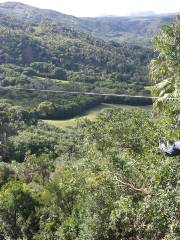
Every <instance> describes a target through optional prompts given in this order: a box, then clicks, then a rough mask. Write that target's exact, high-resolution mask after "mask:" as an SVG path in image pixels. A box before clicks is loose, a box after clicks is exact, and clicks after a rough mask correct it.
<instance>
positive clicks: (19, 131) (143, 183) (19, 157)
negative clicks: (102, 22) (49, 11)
mask: <svg viewBox="0 0 180 240" xmlns="http://www.w3.org/2000/svg"><path fill="white" fill-rule="evenodd" d="M14 4H15V5H14V8H15V10H16V17H18V16H19V15H20V16H21V11H20V10H19V11H20V12H18V9H19V4H18V3H14ZM1 6H2V5H1ZM3 6H4V5H3ZM5 6H6V8H7V12H8V8H11V7H12V3H8V4H5ZM23 6H24V5H23ZM31 10H32V11H36V9H31ZM7 12H6V13H7ZM38 13H39V12H38ZM23 16H24V15H23ZM0 17H1V18H2V19H3V21H1V24H2V26H7V19H6V17H5V16H4V15H3V16H2V15H0ZM43 17H44V15H41V14H40V15H38V14H37V15H36V18H35V19H36V21H37V22H33V21H32V19H31V18H30V20H31V21H32V25H31V24H30V25H29V29H27V25H26V24H27V23H26V21H25V19H24V21H23V24H22V20H21V19H19V18H18V21H13V22H12V23H11V22H9V25H8V27H9V28H10V29H9V31H6V30H7V29H4V28H2V30H1V33H0V40H3V39H4V40H3V42H2V45H1V46H0V47H1V51H0V54H1V57H2V58H0V60H1V61H3V62H2V64H1V65H0V79H1V84H2V85H3V86H14V87H15V86H26V87H33V88H36V89H38V88H43V89H48V88H51V89H59V88H58V86H57V85H56V84H57V81H58V80H60V82H58V84H60V85H61V84H63V85H67V86H66V87H70V88H72V89H73V88H75V87H76V88H75V89H77V88H78V87H79V88H80V87H82V86H81V85H78V84H79V83H81V81H82V80H84V77H87V78H85V79H86V80H88V81H90V85H86V87H89V88H90V89H91V88H92V86H93V88H92V89H93V91H95V89H96V90H97V89H98V87H99V85H98V84H100V83H99V80H97V79H101V81H102V80H103V79H107V78H103V74H105V75H106V77H107V76H111V77H112V76H114V75H113V74H114V72H115V75H116V74H117V72H116V67H117V66H116V64H117V62H119V64H120V65H121V64H122V63H123V61H127V62H125V63H126V64H125V65H124V72H123V70H122V69H121V68H120V69H121V71H119V74H123V76H124V75H126V74H128V75H131V77H132V78H134V77H135V76H133V74H135V75H136V74H137V72H136V71H140V69H141V70H142V69H144V70H145V72H146V71H147V69H146V67H145V65H143V66H141V67H142V68H140V69H139V66H140V63H141V61H142V62H143V63H145V62H146V64H147V59H146V60H145V59H144V57H145V56H144V52H143V53H142V52H141V50H142V49H141V48H140V47H134V46H132V48H129V47H127V48H125V46H124V45H123V46H121V45H119V44H117V45H116V43H114V42H113V43H105V42H104V41H100V40H96V39H95V38H92V37H90V36H88V35H86V34H84V33H80V32H76V31H74V30H72V31H70V30H69V29H68V30H67V29H66V30H63V29H61V30H62V31H59V30H58V29H57V28H58V27H59V26H58V25H56V24H55V25H54V24H52V23H51V24H49V22H48V23H43V24H42V23H40V24H39V23H38V20H39V19H41V18H43ZM71 19H72V20H73V18H71ZM11 24H12V25H11ZM14 24H16V25H14ZM12 26H13V27H12ZM23 27H24V31H22V29H21V28H23ZM11 28H12V29H11ZM48 29H49V30H48ZM50 30H51V31H50ZM50 32H51V33H53V38H52V37H50ZM179 34H180V29H179V19H177V20H176V22H174V23H173V25H169V26H168V27H166V28H165V29H164V30H162V32H161V34H160V35H159V36H158V37H155V40H154V44H155V49H156V50H157V54H156V55H155V56H154V59H155V60H153V61H152V62H151V68H150V69H151V74H150V75H151V77H152V82H153V86H152V88H153V89H152V93H153V94H154V95H155V96H157V97H158V100H159V98H160V100H161V98H162V97H164V96H166V94H168V96H176V98H177V99H168V98H166V100H167V101H161V102H162V104H161V106H163V108H161V107H159V105H158V104H157V102H156V101H155V102H154V108H153V112H152V111H149V110H147V109H140V108H132V107H130V108H116V107H112V109H111V108H109V109H108V108H106V110H105V111H103V112H102V114H99V115H98V116H97V117H96V121H91V120H88V119H81V120H79V122H78V124H77V125H75V126H74V127H69V128H61V127H55V126H52V125H50V124H46V123H45V122H44V121H41V120H39V118H45V119H47V120H49V119H50V117H53V118H54V119H56V118H57V119H58V118H60V117H62V118H67V119H68V118H69V117H73V116H75V115H77V114H78V115H82V113H83V112H84V111H85V110H86V111H87V109H90V108H91V107H95V106H98V105H99V104H100V103H102V102H107V103H109V102H112V100H113V101H114V102H118V101H119V99H111V98H104V99H101V98H96V99H95V98H92V97H86V96H83V95H82V96H68V95H65V94H62V95H58V96H57V95H56V94H50V93H49V94H45V93H39V92H27V91H16V90H11V91H6V90H3V89H1V96H2V98H4V99H2V100H1V102H0V239H2V240H21V239H22V240H75V239H76V240H120V239H121V240H179V236H180V161H179V160H180V156H177V157H174V158H169V157H167V156H165V155H164V154H163V153H162V152H161V151H160V149H159V147H158V141H159V138H160V137H161V138H163V139H165V140H173V141H175V140H177V139H178V138H179V137H180V133H179V130H178V129H179V125H178V124H179V123H178V119H179V112H178V110H177V109H178V107H179V103H178V100H179V88H176V86H177V82H178V80H179V66H180V59H179V56H180V41H179ZM80 36H81V37H80ZM11 37H12V38H11ZM6 40H7V41H6ZM91 41H92V42H91ZM51 42H53V43H54V44H52V43H51ZM26 44H27V45H26ZM59 44H60V45H59ZM63 44H65V46H66V47H64V48H63V47H62V46H64V45H63ZM27 46H28V47H27ZM44 46H46V47H44ZM70 46H71V52H68V47H70ZM56 48H57V49H56ZM104 48H105V49H104ZM30 49H31V50H30ZM103 49H104V50H103ZM94 50H96V51H97V52H96V51H95V52H96V53H97V55H96V54H94V53H95V52H94V53H93V51H94ZM136 50H137V51H136ZM37 51H38V54H34V53H35V52H37ZM81 51H82V52H83V51H84V52H83V53H82V52H81ZM87 51H88V53H87ZM27 52H28V54H27ZM137 52H138V53H139V54H140V55H137ZM29 53H31V54H29ZM92 53H93V54H92ZM125 53H126V54H125ZM78 54H79V55H78ZM113 54H114V55H113ZM124 54H125V55H124ZM141 54H142V55H141ZM60 56H61V57H60ZM82 56H84V58H83V59H84V62H83V61H82ZM105 56H106V57H109V58H108V59H110V60H112V61H114V62H115V64H114V63H113V64H114V65H113V64H112V65H110V70H108V71H109V72H106V73H105V72H104V70H105V69H106V70H107V69H108V68H107V66H105V65H104V63H103V61H104V62H106V60H107V58H106V60H105V59H104V58H103V57H105ZM122 56H123V57H122ZM140 56H141V57H142V58H143V60H142V59H141V57H140ZM134 57H135V58H134ZM94 58H96V59H94ZM120 58H122V59H120ZM2 59H3V60H2ZM60 59H61V61H60V62H59V63H57V61H59V60H60ZM133 59H135V60H133ZM139 59H141V61H140V60H139ZM67 60H68V61H67ZM94 61H95V62H94ZM144 61H145V62H144ZM158 61H159V63H158ZM77 64H78V67H79V71H77V69H76V70H74V69H75V68H76V67H77ZM135 65H136V66H135ZM112 66H113V67H112ZM111 67H112V69H111ZM121 67H122V66H121ZM172 67H173V68H172ZM70 68H71V69H70ZM90 69H91V70H92V71H89V72H88V71H87V70H90ZM127 69H128V70H127ZM138 69H139V70H138ZM126 71H127V72H126ZM85 73H87V75H86V74H85ZM102 73H103V74H102ZM81 74H82V75H81ZM88 74H89V75H88ZM93 74H94V75H93ZM96 74H97V75H96ZM99 75H100V76H101V78H99ZM78 76H82V78H81V79H79V80H78ZM89 76H90V77H92V76H93V77H95V79H96V80H97V81H95V82H92V81H91V80H92V79H91V78H89ZM97 76H98V77H97ZM138 77H140V78H141V77H142V75H141V74H140V75H137V78H138ZM167 77H168V81H169V82H168V84H169V85H170V86H171V88H168V89H167V88H166V85H164V81H165V82H166V80H165V79H166V78H167ZM90 79H91V80H90ZM128 79H129V77H128ZM126 80H127V79H126ZM131 80H132V79H131ZM136 80H137V79H136ZM61 81H67V82H68V84H64V82H61ZM143 81H144V78H143ZM137 82H139V80H137ZM72 83H73V84H72ZM101 83H102V84H107V82H106V81H102V82H101ZM145 83H146V82H143V86H144V85H148V84H145ZM91 84H92V85H91ZM108 84H110V80H108ZM128 84H132V82H131V83H130V82H129V83H128ZM128 84H127V85H128ZM159 84H160V85H159ZM162 85H163V86H162ZM83 86H84V85H83ZM97 86H98V87H97ZM109 86H112V89H114V90H115V91H117V92H118V90H117V88H114V85H111V84H110V85H109ZM109 86H108V88H107V90H109V91H110V90H111V88H110V87H109ZM159 86H160V87H159ZM63 87H64V86H63ZM104 87H105V86H104ZM106 87H107V85H106ZM127 87H128V88H127V89H126V90H127V92H131V91H135V92H136V91H137V88H135V89H134V88H133V87H132V88H130V87H129V86H127ZM137 87H138V84H137ZM154 88H155V89H156V90H158V91H155V90H154ZM60 89H61V87H60ZM122 89H124V88H123V87H122V88H121V90H122ZM124 91H125V90H124ZM121 101H122V100H121ZM123 101H128V99H123ZM131 101H132V100H131ZM133 101H134V102H133V103H134V105H135V104H137V102H135V99H133ZM17 104H19V105H21V106H17ZM103 107H104V106H103ZM157 107H158V108H157ZM156 109H158V111H156ZM99 110H100V109H96V111H95V112H89V114H90V116H91V117H92V116H93V117H94V115H96V113H97V111H99Z"/></svg>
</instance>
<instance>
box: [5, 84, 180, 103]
mask: <svg viewBox="0 0 180 240" xmlns="http://www.w3.org/2000/svg"><path fill="white" fill-rule="evenodd" d="M0 90H6V91H8V90H15V91H16V90H18V91H29V92H44V93H48V92H49V93H64V94H70V95H79V94H80V95H88V96H112V97H127V98H144V99H159V97H152V96H143V95H128V94H116V93H96V92H81V91H66V90H51V89H35V88H22V87H2V86H0ZM166 99H170V100H177V99H180V98H178V97H169V98H166Z"/></svg>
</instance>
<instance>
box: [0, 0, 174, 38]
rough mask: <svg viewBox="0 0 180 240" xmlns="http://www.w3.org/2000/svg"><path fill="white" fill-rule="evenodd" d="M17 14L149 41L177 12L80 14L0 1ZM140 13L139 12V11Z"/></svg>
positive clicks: (108, 35) (0, 8)
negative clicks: (86, 15) (81, 16)
mask: <svg viewBox="0 0 180 240" xmlns="http://www.w3.org/2000/svg"><path fill="white" fill-rule="evenodd" d="M2 14H5V15H6V16H9V17H13V18H16V19H17V20H19V21H23V22H24V23H31V24H37V23H40V22H43V21H52V22H55V23H56V24H59V25H61V26H65V27H68V28H74V29H77V30H80V31H85V32H88V33H90V34H93V35H94V36H96V37H100V38H103V39H105V40H114V41H118V42H123V41H128V40H129V41H130V42H133V41H135V40H136V41H137V42H141V41H142V40H145V41H150V39H151V37H152V36H153V35H154V34H156V33H158V32H159V29H160V27H161V26H163V25H165V24H167V23H169V22H171V21H173V19H174V18H175V17H176V13H174V14H163V15H157V14H154V13H153V12H146V13H137V14H136V13H135V16H129V17H128V16H126V17H118V16H104V17H97V18H77V17H74V16H71V15H66V14H63V13H60V12H58V11H54V10H46V9H39V8H36V7H32V6H29V5H26V4H23V3H19V2H6V3H0V15H2ZM138 14H140V16H139V15H138Z"/></svg>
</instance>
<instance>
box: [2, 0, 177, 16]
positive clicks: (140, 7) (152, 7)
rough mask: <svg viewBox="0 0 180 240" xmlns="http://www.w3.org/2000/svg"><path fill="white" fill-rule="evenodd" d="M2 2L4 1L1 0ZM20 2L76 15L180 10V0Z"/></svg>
mask: <svg viewBox="0 0 180 240" xmlns="http://www.w3.org/2000/svg"><path fill="white" fill-rule="evenodd" d="M17 1H18V0H17ZM0 2H4V1H2V0H0ZM20 2H23V3H26V4H30V5H33V6H37V7H40V8H48V9H54V10H57V11H60V12H63V13H66V14H72V15H75V16H98V15H104V14H108V15H128V14H130V13H132V12H140V11H154V12H157V13H164V12H177V11H180V0H38V1H37V0H20Z"/></svg>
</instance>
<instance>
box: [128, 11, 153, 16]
mask: <svg viewBox="0 0 180 240" xmlns="http://www.w3.org/2000/svg"><path fill="white" fill-rule="evenodd" d="M154 15H157V14H156V13H155V12H153V11H146V12H132V13H131V14H130V16H133V17H146V16H154Z"/></svg>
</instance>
